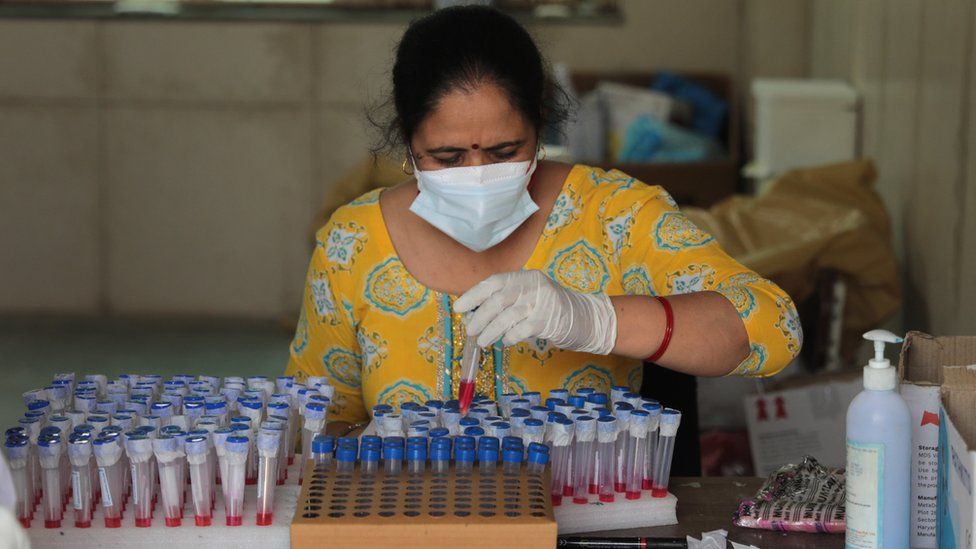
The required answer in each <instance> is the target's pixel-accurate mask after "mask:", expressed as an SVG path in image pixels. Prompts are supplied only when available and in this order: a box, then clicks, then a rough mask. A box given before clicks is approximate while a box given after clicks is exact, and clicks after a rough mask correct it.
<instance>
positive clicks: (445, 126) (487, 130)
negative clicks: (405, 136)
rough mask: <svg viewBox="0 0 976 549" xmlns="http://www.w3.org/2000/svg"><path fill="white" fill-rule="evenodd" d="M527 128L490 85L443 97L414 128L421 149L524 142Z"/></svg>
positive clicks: (497, 89)
mask: <svg viewBox="0 0 976 549" xmlns="http://www.w3.org/2000/svg"><path fill="white" fill-rule="evenodd" d="M530 131H531V126H530V124H529V122H528V120H526V119H525V117H524V116H523V115H522V113H521V112H519V111H518V109H516V108H515V107H514V106H513V105H512V103H511V101H509V99H508V96H507V95H506V94H505V92H504V90H502V89H501V88H499V87H498V86H495V85H491V84H483V85H479V86H477V87H476V88H473V89H467V90H465V89H455V90H452V91H450V92H448V93H447V94H446V95H444V96H443V97H442V98H441V99H440V100H439V101H438V102H437V105H436V106H435V107H434V109H433V110H432V111H431V113H430V114H429V115H428V116H427V118H425V119H424V121H423V122H422V123H421V124H420V126H419V127H418V128H417V132H416V133H415V134H414V140H415V141H416V142H418V143H419V144H421V146H432V147H436V146H442V145H448V144H453V145H458V144H462V143H464V145H463V146H468V145H471V144H475V143H477V144H480V145H481V146H491V145H492V144H494V143H498V142H502V141H510V140H515V139H525V138H527V137H529V133H530Z"/></svg>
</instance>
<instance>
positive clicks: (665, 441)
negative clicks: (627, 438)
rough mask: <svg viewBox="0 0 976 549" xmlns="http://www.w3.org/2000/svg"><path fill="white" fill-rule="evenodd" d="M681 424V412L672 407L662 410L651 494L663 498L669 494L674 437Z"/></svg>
mask: <svg viewBox="0 0 976 549" xmlns="http://www.w3.org/2000/svg"><path fill="white" fill-rule="evenodd" d="M680 424H681V412H679V411H677V410H674V409H672V408H665V409H664V410H662V411H661V428H660V434H659V439H658V443H657V453H656V454H655V457H654V481H653V482H654V484H653V488H652V489H651V496H653V497H656V498H663V497H665V496H667V495H668V479H669V477H670V476H671V459H672V458H673V457H674V439H675V437H676V436H677V435H678V425H680Z"/></svg>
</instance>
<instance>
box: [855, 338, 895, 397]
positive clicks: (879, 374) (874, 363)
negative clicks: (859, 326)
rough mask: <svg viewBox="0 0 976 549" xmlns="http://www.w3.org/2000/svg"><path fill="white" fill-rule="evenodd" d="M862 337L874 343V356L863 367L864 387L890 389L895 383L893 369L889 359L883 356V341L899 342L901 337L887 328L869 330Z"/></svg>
mask: <svg viewBox="0 0 976 549" xmlns="http://www.w3.org/2000/svg"><path fill="white" fill-rule="evenodd" d="M864 339H866V340H868V341H870V342H872V343H874V358H872V359H871V360H869V361H868V365H867V367H865V368H864V388H865V389H872V390H876V391H877V390H882V391H884V390H891V389H894V388H895V386H896V385H897V379H896V376H895V370H894V368H892V367H891V361H890V360H888V359H887V358H885V356H884V349H885V343H901V342H902V341H904V340H903V339H902V338H900V337H898V336H896V335H895V334H893V333H891V332H889V331H888V330H871V331H870V332H867V333H866V334H864Z"/></svg>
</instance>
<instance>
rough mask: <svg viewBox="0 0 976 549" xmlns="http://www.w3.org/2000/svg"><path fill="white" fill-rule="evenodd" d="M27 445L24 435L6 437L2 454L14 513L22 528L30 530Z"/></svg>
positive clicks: (31, 498) (31, 503) (31, 504)
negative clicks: (8, 469) (10, 484)
mask: <svg viewBox="0 0 976 549" xmlns="http://www.w3.org/2000/svg"><path fill="white" fill-rule="evenodd" d="M28 444H29V442H28V440H27V436H26V435H25V434H18V435H15V436H8V437H7V440H6V442H5V443H4V454H5V455H6V457H7V465H8V466H9V467H10V476H11V477H12V479H13V483H14V497H15V503H14V511H15V512H16V514H17V520H19V521H20V524H21V526H23V527H24V528H30V522H31V516H32V515H33V514H34V494H33V490H32V488H31V485H30V480H31V479H30V475H29V471H28V467H27V462H28V457H29V456H28V451H29V450H28Z"/></svg>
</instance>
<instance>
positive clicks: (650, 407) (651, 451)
mask: <svg viewBox="0 0 976 549" xmlns="http://www.w3.org/2000/svg"><path fill="white" fill-rule="evenodd" d="M641 408H642V409H643V410H644V411H645V412H647V414H648V421H647V443H646V444H647V450H646V451H645V453H644V476H643V480H642V481H641V488H643V489H644V490H651V489H652V488H653V484H654V463H655V459H656V456H657V441H658V436H657V432H658V425H659V424H660V420H661V405H660V404H658V402H657V401H656V400H652V401H650V402H645V403H643V404H642V405H641Z"/></svg>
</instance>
